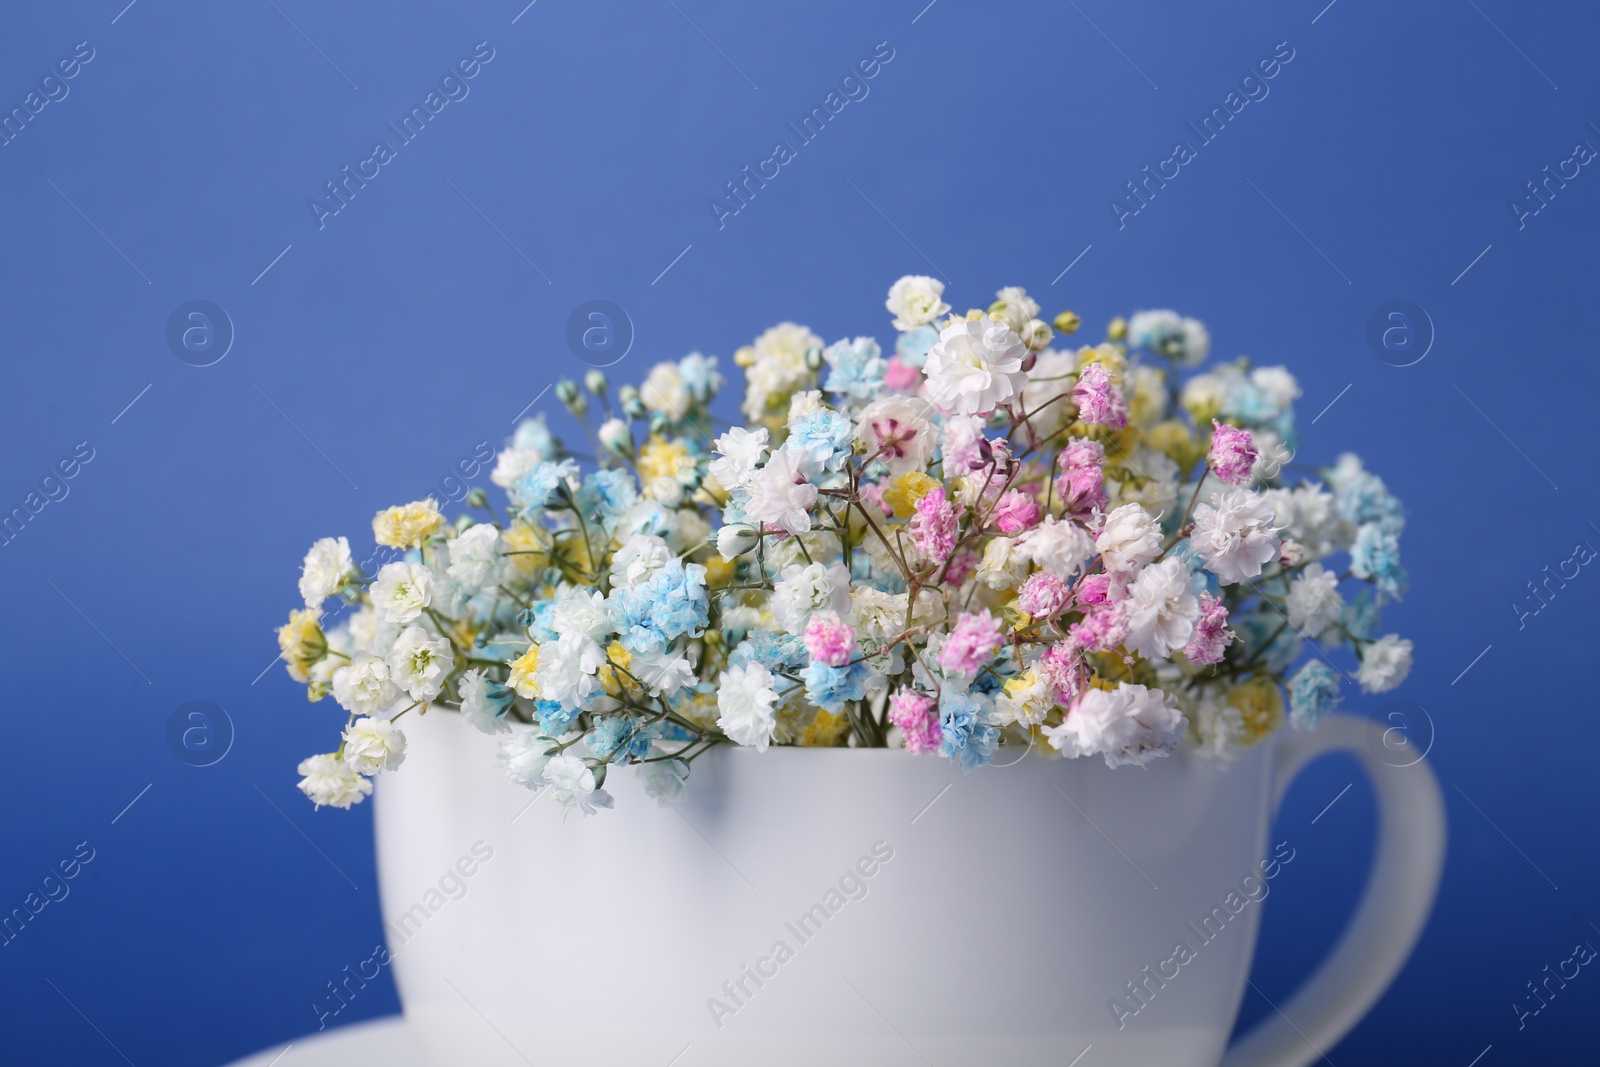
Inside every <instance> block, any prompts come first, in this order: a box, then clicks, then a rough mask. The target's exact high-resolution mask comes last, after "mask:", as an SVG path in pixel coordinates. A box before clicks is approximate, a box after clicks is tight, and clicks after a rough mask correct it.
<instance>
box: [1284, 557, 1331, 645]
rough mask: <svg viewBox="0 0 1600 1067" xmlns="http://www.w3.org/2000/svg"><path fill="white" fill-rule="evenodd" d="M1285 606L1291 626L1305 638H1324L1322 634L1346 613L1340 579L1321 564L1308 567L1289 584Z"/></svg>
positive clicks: (1312, 564) (1308, 565)
mask: <svg viewBox="0 0 1600 1067" xmlns="http://www.w3.org/2000/svg"><path fill="white" fill-rule="evenodd" d="M1284 607H1286V608H1287V609H1288V614H1289V625H1290V626H1292V627H1294V628H1295V629H1296V630H1298V631H1300V633H1301V634H1303V635H1304V636H1306V637H1310V638H1316V637H1319V636H1321V634H1322V631H1324V630H1326V629H1327V628H1328V627H1329V626H1331V625H1333V624H1334V623H1335V622H1337V621H1338V619H1339V616H1340V615H1341V614H1342V613H1343V612H1344V598H1343V597H1341V596H1340V595H1339V576H1338V575H1337V574H1334V573H1333V572H1332V571H1329V570H1325V569H1324V568H1323V566H1322V564H1320V563H1310V564H1307V565H1306V568H1305V570H1303V571H1301V572H1300V574H1299V575H1298V576H1296V578H1295V579H1294V581H1293V582H1291V583H1289V595H1288V596H1287V597H1286V598H1285V599H1284Z"/></svg>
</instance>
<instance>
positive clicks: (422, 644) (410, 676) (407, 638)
mask: <svg viewBox="0 0 1600 1067" xmlns="http://www.w3.org/2000/svg"><path fill="white" fill-rule="evenodd" d="M385 662H387V663H388V664H389V677H390V678H391V679H392V680H393V681H394V683H395V684H396V685H398V686H399V687H400V688H402V689H404V690H405V691H406V693H407V694H408V695H409V696H410V697H411V699H412V700H422V701H431V700H432V699H433V698H434V697H436V696H438V695H439V690H440V689H442V688H444V679H445V675H446V674H448V673H449V670H450V665H451V663H452V656H451V654H450V642H449V641H447V640H445V639H444V638H442V637H436V638H430V637H429V636H428V631H426V630H424V629H423V628H422V627H420V626H407V627H406V628H405V629H404V630H403V631H401V633H400V636H399V637H397V638H395V642H394V648H393V649H391V650H390V652H389V656H388V659H387V660H386V661H385Z"/></svg>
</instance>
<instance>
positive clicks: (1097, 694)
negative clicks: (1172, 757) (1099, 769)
mask: <svg viewBox="0 0 1600 1067" xmlns="http://www.w3.org/2000/svg"><path fill="white" fill-rule="evenodd" d="M1184 721H1185V720H1184V717H1183V713H1182V712H1180V711H1179V710H1178V708H1177V705H1176V703H1175V702H1174V701H1173V699H1172V697H1171V696H1169V695H1168V694H1166V693H1164V692H1162V691H1161V690H1159V689H1147V688H1145V687H1144V686H1142V685H1132V684H1130V683H1128V682H1120V683H1118V685H1117V688H1115V689H1113V690H1105V689H1090V690H1088V691H1086V692H1085V693H1084V694H1083V695H1082V696H1080V697H1079V698H1078V700H1077V703H1075V704H1074V705H1073V706H1072V709H1071V710H1070V711H1068V712H1067V717H1066V718H1065V719H1064V720H1062V723H1061V725H1060V726H1047V727H1045V729H1044V734H1045V736H1046V737H1048V738H1049V739H1050V744H1051V745H1052V746H1053V747H1055V748H1056V749H1058V750H1059V751H1060V752H1061V754H1062V755H1064V756H1067V757H1070V758H1074V759H1075V758H1077V757H1079V756H1100V755H1103V756H1105V759H1106V766H1108V767H1117V766H1121V765H1122V764H1125V763H1136V764H1139V765H1140V766H1143V765H1144V764H1146V763H1149V762H1150V761H1151V760H1152V759H1154V758H1156V757H1157V756H1165V755H1167V754H1168V753H1169V752H1171V751H1172V749H1173V747H1174V746H1176V745H1177V743H1178V742H1179V740H1181V739H1182V737H1183V729H1184Z"/></svg>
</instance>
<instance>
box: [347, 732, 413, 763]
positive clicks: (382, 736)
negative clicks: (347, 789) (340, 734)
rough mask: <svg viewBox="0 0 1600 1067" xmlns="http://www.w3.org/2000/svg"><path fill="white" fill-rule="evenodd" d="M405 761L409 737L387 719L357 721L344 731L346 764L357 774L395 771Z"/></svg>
mask: <svg viewBox="0 0 1600 1067" xmlns="http://www.w3.org/2000/svg"><path fill="white" fill-rule="evenodd" d="M405 760H406V735H405V734H403V733H401V732H400V730H399V728H397V727H396V726H395V724H394V723H392V722H390V721H389V720H388V719H357V720H356V721H355V722H353V723H351V724H350V725H349V726H346V727H345V728H344V761H345V762H346V763H348V764H349V765H350V766H351V767H353V768H355V770H356V773H358V774H377V773H378V772H379V771H392V770H394V769H395V768H396V767H398V766H400V764H402V763H404V762H405Z"/></svg>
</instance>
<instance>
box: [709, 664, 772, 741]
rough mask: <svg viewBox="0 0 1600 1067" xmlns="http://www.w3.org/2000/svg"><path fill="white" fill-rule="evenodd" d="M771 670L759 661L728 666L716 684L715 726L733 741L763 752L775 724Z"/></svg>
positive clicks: (770, 738) (770, 739)
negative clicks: (738, 665)
mask: <svg viewBox="0 0 1600 1067" xmlns="http://www.w3.org/2000/svg"><path fill="white" fill-rule="evenodd" d="M773 682H774V679H773V676H772V672H771V671H769V670H767V669H766V668H765V667H763V666H762V665H761V664H759V663H751V664H747V665H745V666H742V667H729V668H728V669H727V670H726V671H723V672H722V677H721V679H720V680H719V682H718V686H717V713H718V714H717V726H718V727H719V728H720V729H721V730H722V732H723V733H725V734H727V735H728V737H729V738H730V739H731V740H733V741H734V742H735V743H737V744H741V745H754V746H755V747H756V749H757V751H760V752H765V751H766V750H767V745H768V744H769V743H770V742H771V741H772V731H773V730H774V729H776V727H777V717H776V716H775V715H774V713H773V705H775V704H777V702H778V693H777V691H776V690H775V689H773Z"/></svg>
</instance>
